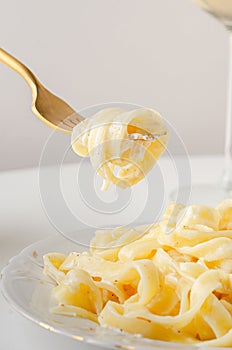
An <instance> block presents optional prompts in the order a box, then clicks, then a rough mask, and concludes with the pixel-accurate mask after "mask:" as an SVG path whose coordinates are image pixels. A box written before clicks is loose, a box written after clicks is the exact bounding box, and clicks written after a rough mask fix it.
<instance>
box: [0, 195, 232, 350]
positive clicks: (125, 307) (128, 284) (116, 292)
mask: <svg viewBox="0 0 232 350" xmlns="http://www.w3.org/2000/svg"><path fill="white" fill-rule="evenodd" d="M93 234H94V233H93ZM89 246H90V248H88V249H87V247H83V246H81V245H78V244H76V243H73V242H71V241H69V240H67V239H65V238H63V237H61V236H59V235H57V236H53V237H50V238H48V239H46V240H43V241H41V242H37V243H35V244H33V245H31V246H30V247H28V248H26V249H24V250H23V251H22V252H21V253H20V254H19V255H18V256H16V257H14V258H12V259H11V261H10V262H9V264H8V265H7V266H6V267H5V269H4V270H3V272H2V291H3V294H4V295H5V297H6V299H7V300H8V301H9V302H10V303H11V304H12V306H13V307H14V308H15V309H16V310H17V311H19V312H20V313H22V314H23V315H24V316H26V317H28V318H29V319H31V320H32V321H34V322H36V323H38V324H39V325H40V326H42V327H44V328H46V329H49V330H50V331H54V332H57V333H61V334H64V335H67V336H69V337H72V338H74V339H77V340H79V341H86V342H88V343H91V344H95V345H99V346H101V347H108V348H113V349H128V350H132V349H149V348H150V349H161V348H163V349H181V348H183V349H194V348H195V347H196V346H201V347H202V346H203V347H204V349H206V348H209V347H212V346H213V347H217V348H218V349H219V348H222V347H232V199H228V200H225V201H223V202H222V203H220V204H219V205H218V206H217V207H216V208H212V207H208V206H200V205H190V206H184V205H181V204H177V203H170V204H169V205H168V207H167V209H166V211H165V212H164V214H163V217H162V220H161V221H160V222H158V223H153V224H149V225H142V226H139V227H135V228H126V227H118V228H114V229H112V230H107V231H106V230H99V231H97V232H96V233H95V236H94V237H93V239H92V241H91V242H90V245H89Z"/></svg>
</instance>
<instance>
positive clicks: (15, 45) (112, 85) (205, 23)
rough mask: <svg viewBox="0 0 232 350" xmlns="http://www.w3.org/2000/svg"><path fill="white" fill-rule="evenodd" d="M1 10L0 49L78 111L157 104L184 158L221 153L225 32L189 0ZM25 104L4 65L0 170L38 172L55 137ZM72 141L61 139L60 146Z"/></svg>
mask: <svg viewBox="0 0 232 350" xmlns="http://www.w3.org/2000/svg"><path fill="white" fill-rule="evenodd" d="M0 3H1V10H0V11H1V20H0V33H1V44H0V45H1V46H2V47H3V48H5V49H6V50H8V51H9V52H11V53H12V54H14V55H15V56H17V57H18V58H19V59H21V60H22V61H23V62H24V63H26V64H27V65H28V66H29V67H30V68H31V69H32V70H33V71H34V72H35V73H36V74H37V75H38V77H39V78H40V79H41V81H42V82H43V83H44V84H45V85H46V86H47V87H48V88H50V89H51V90H52V91H53V92H55V93H56V94H57V95H59V96H61V97H63V98H64V99H66V100H67V101H68V102H69V103H70V104H71V105H72V106H73V107H74V108H76V109H79V108H82V107H85V106H89V105H93V104H99V103H103V102H110V101H124V102H130V103H136V104H141V105H145V106H147V107H153V108H155V109H157V110H158V111H159V112H160V113H161V114H162V115H163V116H164V117H165V118H167V119H168V120H169V121H170V122H171V123H172V124H173V125H174V126H175V127H176V129H177V130H178V132H179V133H180V134H181V136H182V138H183V140H184V142H185V144H186V146H187V148H188V150H189V152H190V154H202V153H203V154H215V153H222V151H223V139H224V113H225V98H226V77H227V61H228V59H227V53H228V48H227V33H226V31H225V29H224V28H223V26H222V25H221V24H220V23H218V22H217V21H216V20H214V19H213V18H211V17H210V16H209V15H207V14H205V13H203V12H202V11H201V10H200V9H198V8H197V7H195V6H194V5H193V4H192V3H191V0H175V1H174V0H68V1H60V0H49V1H47V0H40V1H34V0H20V1H15V0H8V1H3V0H1V1H0ZM30 105H31V94H30V90H29V88H28V87H27V86H26V84H25V82H24V81H23V80H22V78H21V77H19V76H18V75H17V74H16V73H15V72H13V71H11V70H10V69H9V68H7V67H5V66H4V65H3V64H0V118H1V119H0V170H6V169H13V168H23V167H29V166H34V165H38V162H39V157H40V154H41V150H42V148H43V146H44V143H45V141H46V139H47V137H48V136H49V135H50V132H51V131H50V129H49V128H48V127H47V126H46V125H43V123H41V122H40V121H39V120H38V119H37V118H36V117H34V115H33V114H32V112H31V109H30ZM62 142H63V144H62ZM68 144H69V138H68V137H67V136H64V137H63V138H62V140H61V141H60V144H58V145H57V147H64V145H65V146H66V145H68ZM71 160H72V161H78V158H77V157H73V158H72V159H71ZM47 162H48V163H53V162H54V159H53V157H52V155H51V156H50V158H49V159H48V160H47Z"/></svg>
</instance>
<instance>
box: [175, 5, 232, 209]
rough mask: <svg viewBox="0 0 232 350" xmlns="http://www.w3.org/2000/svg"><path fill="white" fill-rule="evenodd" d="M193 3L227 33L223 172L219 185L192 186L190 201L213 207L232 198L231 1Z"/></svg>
mask: <svg viewBox="0 0 232 350" xmlns="http://www.w3.org/2000/svg"><path fill="white" fill-rule="evenodd" d="M193 2H194V3H195V4H196V5H197V6H199V7H201V8H202V9H203V10H205V11H207V12H208V13H210V14H211V15H213V16H214V17H215V18H216V19H217V20H219V21H220V22H221V23H222V24H224V26H225V28H226V29H227V31H228V33H229V44H230V57H229V75H228V91H227V108H226V129H225V148H224V158H225V160H224V171H223V174H222V178H221V181H220V183H219V184H215V185H206V184H196V185H195V184H193V185H192V189H191V196H190V201H191V202H194V203H198V204H210V205H213V204H214V205H215V204H217V203H218V202H220V201H221V200H223V199H224V198H228V197H230V196H232V0H193ZM189 191H190V189H189V187H188V188H187V187H180V188H179V189H178V190H176V191H174V192H172V193H171V195H170V197H171V199H172V200H178V198H183V197H186V194H187V193H189Z"/></svg>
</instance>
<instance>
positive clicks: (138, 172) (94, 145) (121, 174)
mask: <svg viewBox="0 0 232 350" xmlns="http://www.w3.org/2000/svg"><path fill="white" fill-rule="evenodd" d="M133 133H145V134H146V133H150V134H153V133H155V134H157V133H158V134H159V133H160V134H164V133H165V135H163V136H161V137H159V139H156V140H155V141H153V142H151V141H142V140H136V141H133V140H130V139H129V138H128V135H129V134H133ZM167 140H168V131H167V128H166V126H165V124H164V122H163V120H162V118H161V117H160V115H159V114H158V113H157V112H156V111H154V110H153V109H144V108H141V109H136V110H132V111H127V110H125V109H120V108H108V109H103V110H101V111H99V112H98V113H97V114H95V115H94V116H92V117H91V118H87V119H85V120H84V121H83V122H81V123H79V124H78V125H77V126H76V127H75V128H74V129H73V134H72V147H73V150H74V151H75V152H76V153H77V154H78V155H80V156H82V157H90V160H91V162H92V164H93V166H94V168H95V169H97V172H98V174H99V175H100V176H101V177H103V185H102V190H106V189H107V188H108V187H109V185H110V184H111V183H112V184H115V185H117V186H119V187H121V188H126V187H129V186H133V185H135V184H136V183H137V182H139V181H140V180H142V179H143V178H144V176H145V175H146V174H147V173H148V172H149V171H150V170H151V169H152V167H153V166H154V164H155V162H156V161H157V159H158V158H159V157H160V156H161V154H162V153H163V152H164V150H165V148H166V144H167ZM117 168H118V169H117Z"/></svg>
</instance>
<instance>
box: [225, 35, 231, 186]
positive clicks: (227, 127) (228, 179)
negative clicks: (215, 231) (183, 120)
mask: <svg viewBox="0 0 232 350" xmlns="http://www.w3.org/2000/svg"><path fill="white" fill-rule="evenodd" d="M223 187H224V188H225V190H227V191H229V192H232V28H229V74H228V90H227V108H226V125H225V168H224V175H223Z"/></svg>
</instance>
